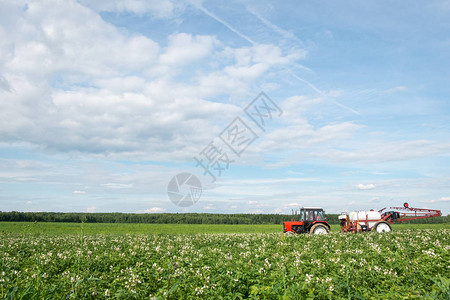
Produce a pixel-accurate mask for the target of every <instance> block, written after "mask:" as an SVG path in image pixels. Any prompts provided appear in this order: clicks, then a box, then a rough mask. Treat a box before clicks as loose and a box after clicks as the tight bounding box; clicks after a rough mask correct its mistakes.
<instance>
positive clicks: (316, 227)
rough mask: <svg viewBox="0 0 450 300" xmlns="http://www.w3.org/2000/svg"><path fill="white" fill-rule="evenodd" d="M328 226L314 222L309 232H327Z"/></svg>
mask: <svg viewBox="0 0 450 300" xmlns="http://www.w3.org/2000/svg"><path fill="white" fill-rule="evenodd" d="M328 232H329V230H328V227H327V226H325V225H323V224H316V225H313V226H312V227H311V229H310V230H309V233H310V234H328Z"/></svg>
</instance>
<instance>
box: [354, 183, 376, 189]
mask: <svg viewBox="0 0 450 300" xmlns="http://www.w3.org/2000/svg"><path fill="white" fill-rule="evenodd" d="M356 187H357V188H358V189H360V190H373V189H374V188H375V185H374V184H373V183H368V184H363V183H360V184H358V185H357V186H356Z"/></svg>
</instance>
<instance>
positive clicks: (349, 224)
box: [339, 202, 441, 232]
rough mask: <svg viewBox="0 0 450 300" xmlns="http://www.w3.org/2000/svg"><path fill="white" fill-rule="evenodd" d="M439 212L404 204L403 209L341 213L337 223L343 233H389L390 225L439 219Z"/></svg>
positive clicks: (393, 208) (392, 208)
mask: <svg viewBox="0 0 450 300" xmlns="http://www.w3.org/2000/svg"><path fill="white" fill-rule="evenodd" d="M440 215H441V211H440V210H436V209H428V208H414V207H409V204H408V203H407V202H405V203H404V204H403V207H390V208H389V209H387V208H386V207H385V208H383V209H380V210H379V211H374V210H365V211H353V212H350V213H343V214H341V215H340V216H339V223H340V225H341V230H342V231H343V232H363V231H376V232H389V231H392V227H391V224H393V223H397V222H403V221H409V220H416V219H424V218H432V217H439V216H440Z"/></svg>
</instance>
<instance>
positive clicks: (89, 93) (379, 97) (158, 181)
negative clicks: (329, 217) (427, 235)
mask: <svg viewBox="0 0 450 300" xmlns="http://www.w3.org/2000/svg"><path fill="white" fill-rule="evenodd" d="M223 3H224V2H222V1H201V0H198V1H197V0H194V1H187V2H184V1H175V0H161V1H159V0H158V1H138V0H130V1H120V0H117V1H109V0H105V1H84V0H80V1H71V0H67V1H35V2H34V1H33V2H26V1H17V0H14V1H5V0H2V1H0V116H1V117H0V210H1V211H12V210H16V211H63V212H69V211H76V212H86V211H87V212H116V211H118V212H214V213H238V212H239V213H285V214H289V213H290V211H291V209H292V208H295V207H298V206H302V205H305V206H311V205H314V206H322V207H324V209H325V210H326V211H327V212H330V213H339V212H341V211H343V210H356V209H370V208H375V209H377V208H378V209H379V208H383V207H384V206H401V205H402V204H403V202H405V201H408V202H409V203H410V206H413V207H428V208H436V209H441V210H442V211H443V213H444V214H447V213H449V212H450V172H449V171H450V156H449V153H450V130H449V129H450V128H449V124H450V99H449V96H450V84H449V83H450V82H449V81H450V79H449V78H450V35H449V32H450V5H449V2H448V1H415V2H410V1H363V2H355V1H338V2H336V1H302V3H299V1H283V2H282V4H278V3H276V2H267V1H231V2H226V4H223ZM260 92H264V93H265V95H267V97H268V98H264V97H263V98H256V97H257V96H258V95H259V94H260ZM255 98H256V99H257V101H259V100H261V99H266V100H265V101H266V102H265V103H266V104H268V103H269V104H270V105H269V107H272V109H270V108H269V109H267V108H264V105H259V106H258V105H256V104H258V102H257V101H256V102H253V106H252V104H251V103H252V101H253V100H254V99H255ZM258 99H259V100H258ZM269 99H270V100H271V101H270V100H269ZM259 103H260V104H261V103H263V102H259ZM255 105H256V106H255ZM255 107H256V108H258V107H259V109H260V112H261V115H260V116H258V115H257V114H251V113H249V114H246V112H245V109H246V108H250V109H252V108H255ZM275 107H277V108H278V110H275V109H273V108H275ZM247 111H248V110H247ZM269 113H270V114H269ZM262 115H264V116H265V117H264V116H262ZM251 116H253V117H254V120H252V118H251ZM236 118H237V119H236ZM236 120H237V121H236ZM261 120H265V123H264V126H262V127H260V126H257V125H258V124H257V122H258V121H261ZM233 122H234V123H233ZM236 122H238V123H236ZM236 124H237V125H239V126H237V125H236ZM242 126H244V127H242ZM234 129H236V131H234V132H235V133H236V135H235V136H234V137H235V138H237V136H238V135H237V132H240V134H244V135H245V134H247V137H245V136H240V137H239V138H237V141H241V143H240V144H239V145H240V147H241V148H242V149H241V150H242V151H240V152H239V151H238V152H233V151H232V150H233V149H231V148H232V146H233V145H231V146H230V144H229V143H228V144H227V143H226V142H227V139H230V138H232V137H233V135H232V133H233V130H234ZM243 130H244V131H245V132H244V133H242V132H243ZM249 134H250V137H249ZM249 138H251V139H250V140H249ZM247 140H248V141H250V142H251V143H248V142H247ZM228 142H230V141H228ZM233 142H236V139H235V140H233ZM213 150H215V151H216V150H217V151H218V152H213ZM235 150H236V149H235ZM219 153H220V155H219ZM236 153H238V154H239V155H237V154H236ZM207 154H209V156H207ZM212 154H214V155H215V158H216V159H215V160H214V161H213V160H211V161H212V163H211V164H209V165H208V164H207V162H208V159H207V157H209V158H211V156H212ZM216 154H217V155H216ZM196 159H198V160H199V161H201V162H203V163H204V164H198V163H197V161H196ZM217 159H219V160H217ZM218 163H220V164H218ZM220 165H221V166H222V169H223V170H218V168H214V166H220ZM202 166H203V167H202ZM206 171H208V172H206ZM219 171H220V173H219ZM182 172H189V173H192V174H194V175H195V176H197V178H198V179H199V180H200V181H201V184H202V188H203V190H202V194H201V197H200V199H199V200H198V201H197V202H196V203H195V204H194V205H192V206H190V207H179V206H177V205H175V204H174V203H172V201H171V200H170V199H169V197H168V193H167V188H168V183H169V181H170V180H171V178H173V176H175V175H177V174H179V173H182ZM212 175H214V176H215V179H216V180H215V181H213V177H212ZM183 191H189V190H188V189H180V193H181V192H183Z"/></svg>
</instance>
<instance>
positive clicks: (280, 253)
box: [0, 223, 450, 299]
mask: <svg viewBox="0 0 450 300" xmlns="http://www.w3.org/2000/svg"><path fill="white" fill-rule="evenodd" d="M0 226H1V227H0V228H1V229H0V237H1V240H0V298H4V299H98V298H105V299H108V298H115V299H152V298H154V299H196V298H204V299H217V298H219V299H220V298H223V299H248V298H251V299H312V298H316V299H342V298H346V299H381V298H388V299H402V298H404V299H406V298H417V299H423V298H424V299H449V298H450V279H449V278H450V265H449V262H450V254H449V251H450V229H449V228H448V224H432V225H430V224H423V225H405V224H401V225H394V226H393V230H394V232H392V233H383V234H378V233H374V232H369V233H362V234H344V233H340V232H339V228H338V227H336V226H333V228H332V233H331V234H329V235H308V234H305V235H298V236H292V237H286V236H284V235H283V234H281V230H282V227H281V225H183V224H163V225H160V224H89V223H85V224H77V223H0Z"/></svg>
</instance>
